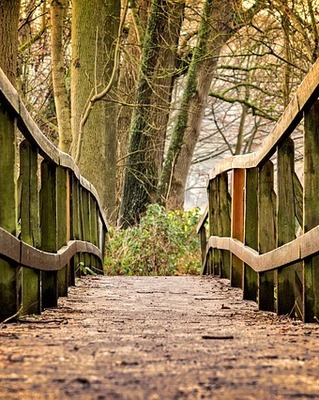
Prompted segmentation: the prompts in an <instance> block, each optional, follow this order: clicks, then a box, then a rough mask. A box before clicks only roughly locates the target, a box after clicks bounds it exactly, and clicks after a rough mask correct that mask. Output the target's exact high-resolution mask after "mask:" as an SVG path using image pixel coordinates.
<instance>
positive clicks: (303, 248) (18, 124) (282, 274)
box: [0, 61, 319, 322]
mask: <svg viewBox="0 0 319 400" xmlns="http://www.w3.org/2000/svg"><path fill="white" fill-rule="evenodd" d="M318 94H319V61H318V62H317V63H316V64H315V65H314V66H313V68H312V70H311V71H310V72H309V74H308V75H307V76H306V78H305V79H304V81H303V83H302V84H301V86H300V88H299V89H298V90H297V92H296V94H295V96H294V98H293V99H292V101H291V103H290V104H289V106H288V107H287V109H286V110H285V112H284V113H283V116H282V117H281V119H280V120H279V122H278V124H277V125H276V126H275V128H274V130H273V131H272V132H271V134H270V135H269V136H268V137H267V139H266V141H265V143H264V144H263V146H262V147H261V148H260V149H259V150H258V151H257V152H255V153H252V154H248V155H242V156H237V157H232V158H230V159H227V160H224V161H222V162H221V163H219V164H218V165H216V167H215V168H214V169H213V170H212V171H211V173H210V179H209V185H208V196H209V206H208V208H207V212H206V213H205V215H204V216H203V218H202V221H201V222H200V224H199V228H198V230H199V233H200V236H201V243H202V250H203V270H202V272H203V274H214V275H220V276H221V277H225V278H229V279H230V281H231V284H232V285H233V286H236V287H241V288H242V289H243V294H244V298H245V299H251V300H255V301H256V302H258V306H259V309H261V310H268V311H276V312H277V313H278V314H290V315H292V314H293V315H296V316H298V317H300V318H302V319H303V320H304V321H306V322H314V321H316V320H317V318H319V255H318V253H319V103H318V101H317V97H318ZM302 120H303V121H304V135H303V146H304V168H303V179H302V180H303V182H301V181H300V179H299V178H298V176H297V174H296V173H295V170H294V163H295V156H294V141H293V139H292V138H291V136H292V135H293V133H294V131H295V129H296V128H297V126H298V125H299V124H300V122H301V121H302ZM0 142H1V157H0V187H1V190H0V255H1V260H0V320H2V321H3V320H5V319H7V318H10V317H12V316H15V315H23V314H30V313H39V312H41V310H42V309H43V308H49V307H54V306H56V305H57V299H58V296H65V295H67V288H68V286H69V285H72V284H74V279H75V276H76V274H77V273H79V274H81V271H83V270H84V271H85V268H88V267H90V268H94V269H95V270H96V271H98V272H101V273H102V272H103V244H104V240H105V234H106V232H107V222H106V220H105V217H104V215H103V211H102V209H101V206H100V203H99V199H98V195H97V193H96V191H95V189H94V187H93V186H92V185H91V184H90V183H89V182H88V181H87V180H85V179H84V178H83V177H82V176H81V175H80V173H79V170H78V168H77V166H76V165H75V164H74V161H73V160H72V158H71V157H70V156H69V155H67V154H65V153H62V152H61V151H59V150H58V149H56V148H55V147H54V146H53V145H52V143H51V142H50V141H49V140H47V139H46V138H45V137H44V135H43V134H42V133H41V132H40V131H39V129H38V128H37V126H36V124H35V123H34V121H33V120H32V118H31V117H30V115H29V113H28V112H27V110H26V108H25V106H24V104H23V102H22V101H21V99H20V97H19V95H18V93H17V91H16V90H15V89H14V88H13V86H12V85H11V84H10V82H9V81H8V79H7V77H6V76H5V75H4V73H3V72H2V71H1V70H0ZM275 156H276V159H275ZM274 160H276V162H275V166H276V168H274ZM207 221H208V224H207ZM207 225H208V227H207Z"/></svg>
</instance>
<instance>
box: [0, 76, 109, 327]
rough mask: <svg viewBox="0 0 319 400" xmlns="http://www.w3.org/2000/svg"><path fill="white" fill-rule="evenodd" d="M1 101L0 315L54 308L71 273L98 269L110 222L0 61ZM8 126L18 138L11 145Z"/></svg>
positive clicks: (100, 269)
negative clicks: (19, 134) (37, 122)
mask: <svg viewBox="0 0 319 400" xmlns="http://www.w3.org/2000/svg"><path fill="white" fill-rule="evenodd" d="M0 107H1V115H0V118H2V120H3V126H2V125H1V129H2V131H1V132H0V133H1V141H2V147H3V148H2V151H3V152H4V153H6V149H8V152H7V154H10V155H11V159H10V160H7V158H3V160H1V159H0V162H2V164H1V165H3V166H4V167H1V170H0V173H1V185H2V186H1V191H3V193H2V201H3V200H4V203H5V205H2V204H1V209H0V217H1V227H0V283H1V291H0V322H1V321H2V320H6V319H8V318H9V317H10V316H12V315H13V316H16V315H24V314H30V313H40V312H41V311H42V310H43V309H44V308H48V307H56V305H57V300H58V297H59V296H66V295H67V291H68V286H70V285H74V284H75V277H76V276H80V275H81V274H87V273H93V271H95V272H98V273H103V257H104V241H105V236H106V233H107V231H108V229H109V227H108V223H107V219H106V216H105V213H104V210H103V208H102V205H101V202H100V199H99V196H98V193H97V191H96V189H95V188H94V186H93V185H92V184H91V183H90V182H89V181H88V180H87V179H85V178H84V177H83V176H82V175H81V174H80V171H79V168H78V166H77V165H76V164H75V162H74V160H73V159H72V157H71V156H69V155H68V154H66V153H64V152H62V151H60V150H59V149H57V148H56V147H55V146H54V145H53V144H52V143H51V142H50V140H48V139H47V138H46V137H45V136H44V135H43V133H42V132H41V130H40V129H39V127H38V126H37V124H36V123H35V122H34V120H33V119H32V117H31V115H30V114H29V112H28V111H27V109H26V107H25V105H24V104H23V101H22V99H21V97H20V96H19V93H18V91H17V90H16V89H15V88H14V86H13V85H12V84H11V82H10V81H9V80H8V78H7V76H6V75H5V73H4V72H3V70H2V69H1V68H0ZM2 120H1V121H2ZM15 127H17V128H18V129H19V131H20V132H21V134H22V136H23V137H24V139H23V140H22V142H21V143H19V145H18V146H16V144H17V143H16V142H17V136H16V129H15ZM13 142H15V143H13ZM14 153H15V155H14ZM39 155H40V156H41V157H42V158H39V157H38V156H39ZM16 156H19V157H20V162H16V159H18V158H17V157H16ZM6 163H7V164H6ZM2 168H4V171H2ZM13 170H16V171H17V172H19V179H18V180H17V181H16V178H14V174H13ZM8 171H10V173H8ZM39 178H40V179H41V182H40V179H39ZM7 186H8V187H9V189H8V191H4V189H6V187H7ZM40 188H41V190H40ZM16 189H17V190H16ZM8 199H10V200H8ZM14 203H15V204H16V205H17V207H15V206H14ZM12 209H14V210H16V211H15V212H12ZM18 213H19V214H18ZM7 214H8V215H10V217H8V218H10V220H9V219H6V218H7V217H6V215H7ZM9 221H10V222H9ZM19 226H20V227H19ZM19 231H21V232H19ZM17 236H18V237H17ZM28 271H29V272H28Z"/></svg>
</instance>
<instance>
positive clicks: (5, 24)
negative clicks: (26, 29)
mask: <svg viewBox="0 0 319 400" xmlns="http://www.w3.org/2000/svg"><path fill="white" fill-rule="evenodd" d="M19 10H20V0H2V1H0V38H1V46H0V66H1V68H2V69H3V71H4V73H5V74H6V75H7V77H8V78H9V80H10V81H11V83H12V84H13V85H15V84H16V82H15V80H16V76H17V50H18V21H19Z"/></svg>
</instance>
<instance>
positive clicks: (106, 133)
mask: <svg viewBox="0 0 319 400" xmlns="http://www.w3.org/2000/svg"><path fill="white" fill-rule="evenodd" d="M119 23H120V2H119V1H116V2H114V1H112V0H107V1H106V0H92V1H89V2H88V1H85V0H74V1H73V6H72V65H71V124H72V134H73V144H72V153H73V155H74V156H75V157H76V158H77V160H78V164H79V167H80V170H81V173H82V174H83V175H84V176H85V177H86V178H87V179H89V180H90V181H91V182H92V183H93V185H94V186H95V187H96V189H97V190H98V192H99V194H100V197H101V201H102V204H103V205H104V207H105V208H106V209H107V212H108V215H109V217H112V215H114V210H115V207H116V204H115V192H116V105H115V104H114V103H112V102H110V101H108V100H109V99H108V97H107V96H106V97H104V98H103V101H96V102H94V103H93V102H91V100H92V97H93V96H94V95H95V94H97V93H99V92H100V91H101V90H102V89H103V88H104V87H105V86H106V85H107V84H108V82H109V81H110V80H111V79H113V78H112V77H114V68H113V67H114V62H115V54H114V51H115V47H116V43H117V40H118V30H119ZM88 107H89V108H88ZM86 110H90V116H89V118H86V117H85V115H84V114H85V111H86Z"/></svg>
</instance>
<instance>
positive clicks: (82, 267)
mask: <svg viewBox="0 0 319 400" xmlns="http://www.w3.org/2000/svg"><path fill="white" fill-rule="evenodd" d="M77 266H78V267H77V270H76V272H78V270H80V271H81V275H96V273H95V272H94V271H93V270H92V269H91V268H90V267H86V266H85V264H84V262H83V261H80V262H79V263H78V264H77Z"/></svg>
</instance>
